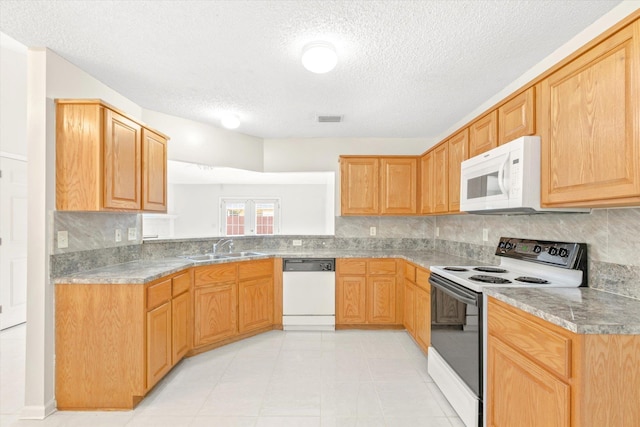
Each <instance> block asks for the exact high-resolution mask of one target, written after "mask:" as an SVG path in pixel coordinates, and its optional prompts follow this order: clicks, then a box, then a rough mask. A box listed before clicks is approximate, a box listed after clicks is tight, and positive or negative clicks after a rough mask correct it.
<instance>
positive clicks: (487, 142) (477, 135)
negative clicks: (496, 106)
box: [469, 110, 498, 158]
mask: <svg viewBox="0 0 640 427" xmlns="http://www.w3.org/2000/svg"><path fill="white" fill-rule="evenodd" d="M497 146H498V111H497V110H493V111H492V112H490V113H489V114H487V115H486V116H484V117H482V118H481V119H478V120H476V121H475V122H474V123H473V124H472V125H471V126H470V127H469V157H470V158H471V157H474V156H477V155H478V154H482V153H484V152H485V151H489V150H491V149H492V148H496V147H497Z"/></svg>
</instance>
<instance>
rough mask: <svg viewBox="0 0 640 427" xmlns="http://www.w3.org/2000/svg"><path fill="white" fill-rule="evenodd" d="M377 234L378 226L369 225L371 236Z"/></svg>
mask: <svg viewBox="0 0 640 427" xmlns="http://www.w3.org/2000/svg"><path fill="white" fill-rule="evenodd" d="M376 234H378V230H377V229H376V227H369V236H375V235H376Z"/></svg>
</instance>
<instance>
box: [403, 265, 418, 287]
mask: <svg viewBox="0 0 640 427" xmlns="http://www.w3.org/2000/svg"><path fill="white" fill-rule="evenodd" d="M404 278H405V279H407V280H409V281H410V282H413V283H415V282H416V266H415V265H413V264H411V263H410V262H405V263H404Z"/></svg>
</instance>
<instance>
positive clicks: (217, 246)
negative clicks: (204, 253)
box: [213, 239, 233, 255]
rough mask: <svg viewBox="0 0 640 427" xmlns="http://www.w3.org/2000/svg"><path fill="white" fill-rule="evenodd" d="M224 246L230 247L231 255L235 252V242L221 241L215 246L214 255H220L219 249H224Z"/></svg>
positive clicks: (229, 240)
mask: <svg viewBox="0 0 640 427" xmlns="http://www.w3.org/2000/svg"><path fill="white" fill-rule="evenodd" d="M224 245H229V253H231V252H232V251H233V240H231V239H220V240H218V241H217V242H216V243H214V244H213V254H214V255H215V254H217V253H218V249H222V247H223V246H224Z"/></svg>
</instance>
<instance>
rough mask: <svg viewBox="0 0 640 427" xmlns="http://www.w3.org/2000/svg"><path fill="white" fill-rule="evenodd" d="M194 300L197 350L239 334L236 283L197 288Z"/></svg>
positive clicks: (195, 345) (194, 344) (213, 284)
mask: <svg viewBox="0 0 640 427" xmlns="http://www.w3.org/2000/svg"><path fill="white" fill-rule="evenodd" d="M202 268H204V267H202ZM194 300H195V312H194V317H195V327H194V342H193V346H194V347H195V348H198V347H201V346H203V345H206V344H211V343H214V342H217V341H221V340H223V339H225V338H229V337H233V336H234V335H236V334H237V333H238V320H237V319H238V316H237V314H236V307H237V304H238V302H237V301H238V285H237V284H236V283H233V282H222V283H212V284H208V285H201V286H199V287H196V290H195V298H194Z"/></svg>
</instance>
